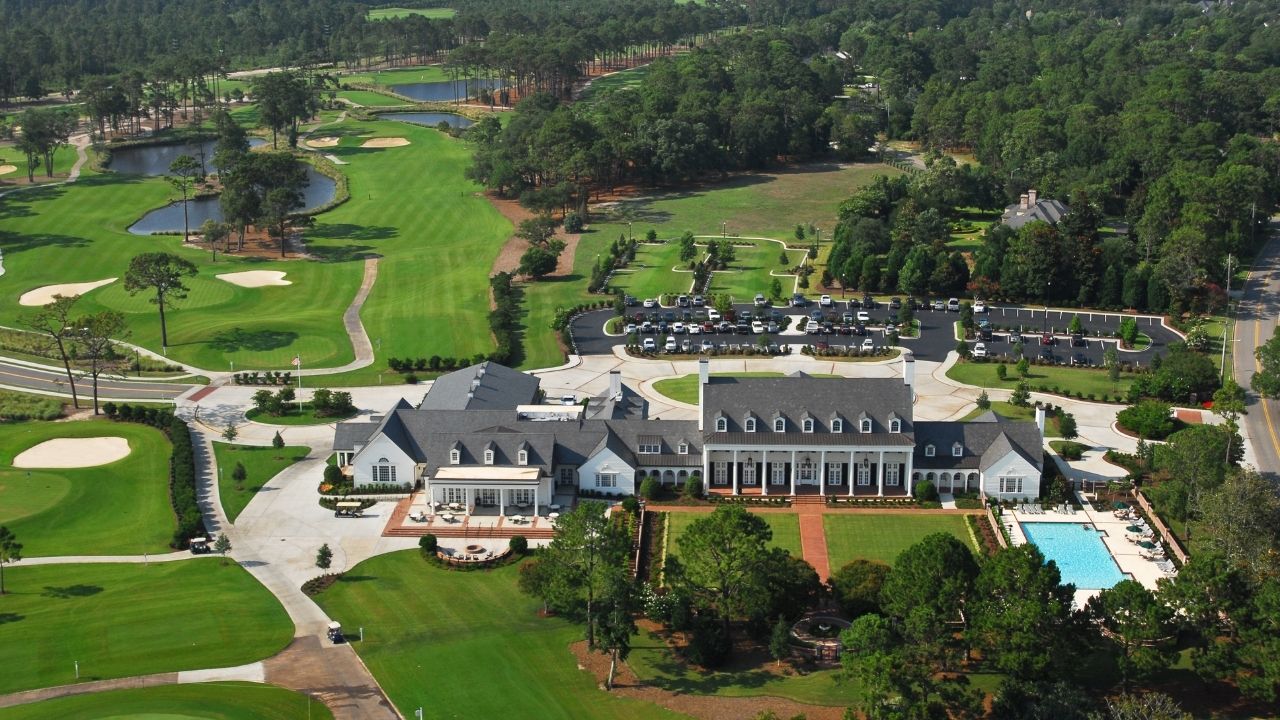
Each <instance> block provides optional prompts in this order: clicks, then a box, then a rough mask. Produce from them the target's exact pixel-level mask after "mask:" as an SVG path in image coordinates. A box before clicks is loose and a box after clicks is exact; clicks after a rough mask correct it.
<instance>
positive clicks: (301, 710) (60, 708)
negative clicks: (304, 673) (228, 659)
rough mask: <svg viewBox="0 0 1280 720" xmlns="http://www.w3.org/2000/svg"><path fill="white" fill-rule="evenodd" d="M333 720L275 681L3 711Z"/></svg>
mask: <svg viewBox="0 0 1280 720" xmlns="http://www.w3.org/2000/svg"><path fill="white" fill-rule="evenodd" d="M47 718H59V719H60V720H120V719H121V718H144V719H145V720H205V719H208V720H298V719H299V718H310V719H311V720H332V718H333V713H331V712H330V711H329V708H327V707H325V705H324V703H322V702H320V701H319V700H312V699H310V698H308V697H307V696H306V695H303V694H301V693H296V692H293V691H292V690H286V689H284V688H281V687H276V686H275V685H261V684H258V683H247V682H222V683H195V684H191V685H164V686H160V687H149V688H135V689H130V690H110V691H107V692H100V693H93V694H90V695H73V696H70V697H62V698H54V699H53V700H45V701H43V702H38V703H31V704H30V705H18V706H16V707H11V708H4V709H0V720H46V719H47Z"/></svg>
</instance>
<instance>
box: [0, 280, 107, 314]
mask: <svg viewBox="0 0 1280 720" xmlns="http://www.w3.org/2000/svg"><path fill="white" fill-rule="evenodd" d="M115 281H116V278H107V279H106V280H95V281H93V282H82V283H63V284H61V285H45V286H44V287H38V288H36V289H35V290H28V291H27V292H24V293H22V297H20V298H18V304H19V305H26V306H28V307H42V306H44V305H48V304H49V303H51V302H53V296H54V295H62V296H64V297H75V296H77V295H83V294H85V293H87V292H89V291H90V290H93V289H94V288H100V287H102V286H103V285H110V284H111V283H113V282H115Z"/></svg>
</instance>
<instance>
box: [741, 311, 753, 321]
mask: <svg viewBox="0 0 1280 720" xmlns="http://www.w3.org/2000/svg"><path fill="white" fill-rule="evenodd" d="M753 317H755V316H754V315H752V314H751V311H750V310H743V311H742V312H740V313H738V319H739V320H746V321H747V322H751V319H752V318H753Z"/></svg>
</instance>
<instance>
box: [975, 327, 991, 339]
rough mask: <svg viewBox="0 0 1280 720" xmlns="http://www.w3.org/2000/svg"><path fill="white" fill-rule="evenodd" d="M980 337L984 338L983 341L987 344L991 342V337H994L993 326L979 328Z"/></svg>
mask: <svg viewBox="0 0 1280 720" xmlns="http://www.w3.org/2000/svg"><path fill="white" fill-rule="evenodd" d="M978 337H980V338H982V339H983V340H985V341H987V342H991V337H992V335H991V326H990V325H986V326H984V327H980V328H978Z"/></svg>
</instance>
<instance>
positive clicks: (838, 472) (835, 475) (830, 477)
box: [827, 465, 844, 485]
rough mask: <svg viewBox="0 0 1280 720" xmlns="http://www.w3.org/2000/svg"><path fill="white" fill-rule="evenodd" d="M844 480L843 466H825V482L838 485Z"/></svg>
mask: <svg viewBox="0 0 1280 720" xmlns="http://www.w3.org/2000/svg"><path fill="white" fill-rule="evenodd" d="M842 482H844V468H843V467H841V466H840V465H828V466H827V484H828V485H839V484H840V483H842Z"/></svg>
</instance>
